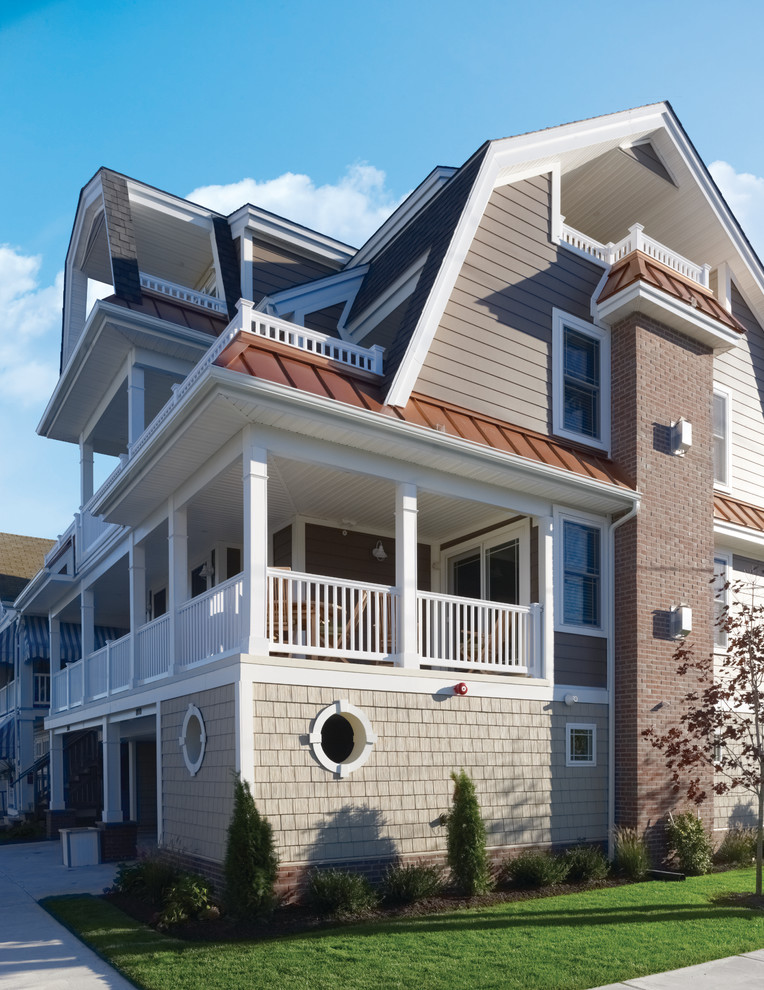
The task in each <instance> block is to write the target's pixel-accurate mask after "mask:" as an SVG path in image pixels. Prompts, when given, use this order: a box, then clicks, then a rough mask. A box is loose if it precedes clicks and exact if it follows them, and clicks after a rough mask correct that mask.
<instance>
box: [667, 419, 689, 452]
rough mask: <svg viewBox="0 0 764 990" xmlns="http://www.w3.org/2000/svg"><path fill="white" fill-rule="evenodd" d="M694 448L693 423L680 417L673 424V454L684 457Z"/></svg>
mask: <svg viewBox="0 0 764 990" xmlns="http://www.w3.org/2000/svg"><path fill="white" fill-rule="evenodd" d="M690 447H692V423H688V422H687V420H686V419H685V418H684V417H683V416H680V418H679V419H678V420H677V421H676V423H672V424H671V453H672V454H675V455H676V456H677V457H684V455H685V454H686V453H687V451H688V450H689V449H690Z"/></svg>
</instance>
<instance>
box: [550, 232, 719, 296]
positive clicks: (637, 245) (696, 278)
mask: <svg viewBox="0 0 764 990" xmlns="http://www.w3.org/2000/svg"><path fill="white" fill-rule="evenodd" d="M561 231H562V241H563V243H564V244H567V245H568V246H569V247H572V248H574V249H575V250H576V251H580V252H582V253H583V254H588V255H589V256H590V257H592V258H596V259H597V261H602V262H604V264H606V265H614V264H615V263H616V262H617V261H620V260H621V258H625V257H626V255H627V254H631V252H632V251H642V252H643V254H646V255H648V256H649V257H650V258H654V259H655V260H656V261H659V262H660V263H661V264H662V265H665V266H666V267H667V268H670V269H671V270H672V271H675V272H677V274H679V275H683V276H684V278H688V279H690V280H691V281H693V282H697V283H698V285H702V286H703V287H704V288H705V289H707V288H708V287H709V274H710V272H711V266H710V265H697V264H695V262H694V261H690V260H689V259H688V258H685V257H684V256H683V255H681V254H679V252H678V251H672V250H671V249H670V248H667V247H666V246H665V244H661V243H660V241H656V240H655V239H654V238H652V237H648V236H647V234H645V232H644V227H643V226H642V224H641V223H635V224H634V225H633V226H631V227H629V233H628V234H627V235H626V237H624V238H623V239H622V240H620V241H618V242H617V243H616V244H613V243H612V242H611V243H609V244H601V243H600V242H599V241H596V240H594V238H593V237H587V236H586V234H582V233H581V232H580V231H578V230H575V229H574V228H573V227H569V226H568V225H567V224H565V223H563V224H561Z"/></svg>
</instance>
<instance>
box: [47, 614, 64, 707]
mask: <svg viewBox="0 0 764 990" xmlns="http://www.w3.org/2000/svg"><path fill="white" fill-rule="evenodd" d="M48 641H49V643H50V660H49V670H50V678H51V680H50V685H51V689H52V688H53V676H54V674H56V673H58V671H59V670H61V621H60V620H59V619H57V618H56V616H54V615H49V616H48Z"/></svg>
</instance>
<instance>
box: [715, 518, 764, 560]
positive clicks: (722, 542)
mask: <svg viewBox="0 0 764 990" xmlns="http://www.w3.org/2000/svg"><path fill="white" fill-rule="evenodd" d="M714 537H715V543H716V544H717V546H719V547H724V548H726V549H730V550H739V551H740V552H741V553H749V554H752V555H753V556H754V557H756V558H759V559H760V558H762V557H764V533H762V532H761V531H760V530H758V529H749V528H748V527H747V526H738V525H736V524H735V523H730V522H724V521H723V520H721V519H714Z"/></svg>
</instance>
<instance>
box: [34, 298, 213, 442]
mask: <svg viewBox="0 0 764 990" xmlns="http://www.w3.org/2000/svg"><path fill="white" fill-rule="evenodd" d="M107 324H108V325H116V326H117V327H129V328H131V329H136V330H140V331H141V332H143V333H146V334H148V335H149V336H151V337H155V338H156V339H157V340H167V339H168V337H169V338H175V339H176V340H181V341H182V342H183V343H185V344H189V345H191V346H193V347H197V346H198V347H199V349H200V355H201V352H203V351H206V350H207V349H208V348H209V347H210V345H211V344H212V343H213V342H214V339H213V338H211V337H210V336H209V334H206V333H202V332H201V331H200V330H191V329H189V328H188V327H181V326H178V325H177V324H174V323H168V322H167V321H166V320H160V319H158V318H157V317H155V316H148V315H146V314H145V313H139V312H136V311H135V310H130V309H125V307H124V306H116V305H114V303H107V302H104V301H103V300H102V299H99V300H98V301H97V302H96V303H95V305H94V306H93V309H92V310H91V311H90V315H89V316H88V320H87V323H86V324H85V328H84V329H83V331H82V333H81V334H80V336H79V338H78V339H77V343H76V344H75V347H74V350H73V351H72V353H71V354H70V355H69V359H68V361H67V362H66V365H65V366H64V369H63V371H62V372H61V376H60V378H59V379H58V381H57V382H56V387H55V388H54V390H53V394H52V395H51V397H50V399H49V400H48V404H47V405H46V407H45V410H44V412H43V414H42V417H41V419H40V422H39V423H38V425H37V433H39V434H40V435H41V436H47V434H48V432H49V431H50V430H51V429H52V427H53V424H54V423H55V421H56V418H57V415H58V410H59V409H60V407H61V404H62V403H63V402H64V401H65V400H66V398H67V397H68V395H69V394H70V393H71V391H72V389H73V388H75V387H76V384H77V379H78V376H79V371H80V366H81V364H82V363H83V361H84V360H85V359H86V358H87V357H88V355H89V354H90V352H91V351H92V350H93V347H94V345H95V342H96V340H97V339H98V337H99V336H100V335H101V334H102V333H104V332H105V330H106V328H107ZM130 347H131V344H130V343H129V341H127V340H125V351H126V352H127V351H128V350H130Z"/></svg>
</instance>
